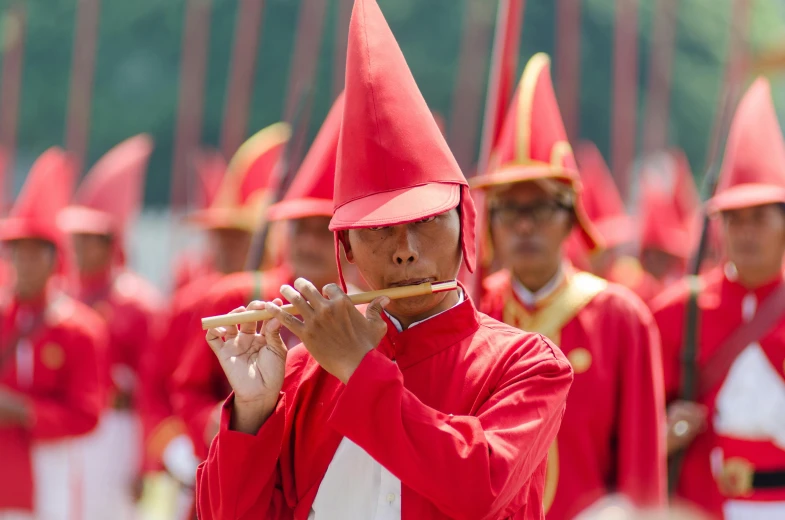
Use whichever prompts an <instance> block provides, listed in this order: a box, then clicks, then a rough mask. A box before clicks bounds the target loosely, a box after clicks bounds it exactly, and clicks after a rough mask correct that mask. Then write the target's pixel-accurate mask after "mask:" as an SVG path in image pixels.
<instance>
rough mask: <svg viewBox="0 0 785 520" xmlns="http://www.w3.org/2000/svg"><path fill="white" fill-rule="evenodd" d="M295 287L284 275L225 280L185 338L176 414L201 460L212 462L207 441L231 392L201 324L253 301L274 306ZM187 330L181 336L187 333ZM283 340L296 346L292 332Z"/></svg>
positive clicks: (208, 298) (261, 274) (272, 272)
mask: <svg viewBox="0 0 785 520" xmlns="http://www.w3.org/2000/svg"><path fill="white" fill-rule="evenodd" d="M293 281H294V280H293V278H292V276H291V275H290V274H289V273H288V271H287V270H284V269H273V270H270V271H265V272H258V271H252V272H248V271H244V272H239V273H234V274H230V275H228V276H225V277H223V278H222V279H221V280H220V281H219V282H217V283H216V284H215V285H214V287H212V288H211V290H210V291H208V292H207V293H206V294H205V295H204V296H203V297H202V299H201V302H200V304H199V306H198V311H197V313H196V314H198V316H195V319H194V320H193V322H192V323H191V324H189V326H188V332H187V333H186V334H185V336H186V338H187V340H186V341H185V342H184V344H185V347H184V349H183V351H182V354H181V356H180V359H179V362H178V363H177V369H176V370H175V371H174V376H173V378H172V383H171V384H172V388H173V402H174V407H175V410H176V412H177V414H178V416H179V417H180V418H181V419H182V420H183V421H184V422H185V424H186V426H187V430H188V434H189V435H190V436H191V440H192V441H193V443H194V448H195V450H196V455H197V456H198V457H200V458H201V459H204V458H205V457H207V449H208V447H209V441H210V440H211V439H209V438H207V430H208V429H209V428H210V427H211V426H212V424H213V415H214V414H216V413H217V410H218V408H219V406H220V404H221V403H222V402H223V401H224V400H225V399H226V397H227V396H228V395H229V393H230V392H231V388H230V387H229V383H228V381H226V376H225V375H224V372H223V369H222V368H221V365H220V363H219V362H218V359H217V358H216V357H215V355H214V354H213V352H212V350H210V347H209V346H208V345H207V343H206V342H205V339H204V335H205V333H204V331H203V330H202V328H201V324H200V323H199V320H201V318H203V317H206V316H214V315H217V314H226V313H227V312H230V311H231V310H233V309H236V308H237V307H240V306H244V305H248V303H249V302H251V301H253V300H264V301H271V300H273V299H274V298H280V297H281V296H280V288H281V285H283V284H290V285H291V284H292V283H293ZM182 330H183V329H179V331H175V333H178V332H179V333H182ZM283 334H284V340H285V341H287V344H289V345H290V346H291V345H294V344H295V342H293V341H292V338H293V336H292V335H291V334H290V333H288V331H285V332H284V333H283ZM179 341H182V340H179Z"/></svg>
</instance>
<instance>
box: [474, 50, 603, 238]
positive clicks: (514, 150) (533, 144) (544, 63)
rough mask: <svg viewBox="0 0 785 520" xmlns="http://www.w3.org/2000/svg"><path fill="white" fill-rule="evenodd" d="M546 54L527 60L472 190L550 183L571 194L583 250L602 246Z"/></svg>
mask: <svg viewBox="0 0 785 520" xmlns="http://www.w3.org/2000/svg"><path fill="white" fill-rule="evenodd" d="M550 64H551V60H550V58H549V57H548V55H547V54H544V53H538V54H535V55H534V56H532V58H531V59H530V60H529V63H527V64H526V67H525V68H524V70H523V75H522V76H521V80H520V82H519V84H518V88H517V90H516V91H515V96H514V97H513V100H512V103H511V104H510V108H509V111H508V112H507V117H506V119H505V121H504V125H503V127H502V131H501V135H500V136H499V141H498V143H496V146H495V148H494V151H493V154H492V161H491V167H490V172H489V173H487V174H484V175H479V176H477V177H475V178H473V179H472V186H473V187H476V188H480V189H490V188H493V187H495V186H503V185H505V184H512V183H516V182H526V181H534V180H542V179H554V180H557V181H559V182H563V183H565V184H568V185H569V186H571V187H572V188H573V189H574V190H575V192H576V194H577V197H576V200H575V215H576V217H577V219H578V227H579V229H580V231H581V236H582V238H583V240H584V241H585V244H586V247H587V248H588V249H589V250H590V251H593V250H595V249H597V248H598V247H601V246H602V245H603V244H602V239H601V237H600V236H599V235H598V233H597V230H596V229H595V228H594V226H593V224H592V223H591V221H590V219H589V217H588V215H587V214H586V210H585V209H584V207H583V200H582V196H581V190H582V188H581V182H580V179H579V177H578V170H577V166H576V164H575V157H574V156H573V153H572V148H571V147H570V144H569V141H568V140H567V132H566V130H565V129H564V123H563V121H562V117H561V113H560V112H559V105H558V104H557V102H556V94H555V93H554V90H553V82H552V81H551V71H550Z"/></svg>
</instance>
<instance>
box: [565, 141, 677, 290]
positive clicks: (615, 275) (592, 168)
mask: <svg viewBox="0 0 785 520" xmlns="http://www.w3.org/2000/svg"><path fill="white" fill-rule="evenodd" d="M575 159H576V160H577V162H578V168H579V169H580V180H581V185H582V187H583V191H582V192H581V200H582V202H583V205H584V208H585V210H586V215H587V216H588V217H589V220H590V221H591V222H592V224H594V226H595V229H596V230H597V233H598V235H599V236H600V237H601V238H602V242H603V247H602V248H599V249H598V250H596V251H588V250H587V249H586V247H585V245H584V247H582V248H580V249H578V251H577V252H578V253H579V254H582V255H585V256H586V257H587V258H588V263H589V264H590V266H591V272H592V273H593V274H596V275H597V276H599V277H601V278H605V279H606V280H608V281H610V282H614V283H618V284H620V285H623V286H625V287H627V288H629V289H631V290H632V291H633V292H634V293H635V294H637V295H638V296H639V297H640V298H641V299H642V300H643V301H644V302H647V301H649V300H650V299H651V298H653V297H654V296H656V295H657V294H658V293H659V292H660V290H661V286H660V283H659V282H658V281H657V280H656V279H655V278H654V277H653V276H652V275H650V274H649V273H647V272H646V271H645V270H644V268H643V266H642V265H641V262H640V261H639V260H638V242H639V240H640V237H639V236H638V231H639V229H638V224H637V221H636V219H635V218H634V217H633V216H632V215H629V214H628V212H627V210H626V208H625V207H624V201H623V200H622V198H621V194H620V193H619V190H618V188H617V187H616V182H615V181H614V180H613V177H612V176H611V172H610V170H609V169H608V166H607V164H606V163H605V159H603V157H602V154H601V153H600V151H599V150H598V149H597V147H596V146H595V145H594V143H590V142H584V143H581V144H580V145H579V146H578V148H577V149H576V151H575ZM570 245H571V243H570V242H568V243H567V244H566V246H565V252H566V255H567V258H568V259H569V260H570V262H571V263H573V265H575V266H576V267H578V268H579V269H580V268H581V265H582V263H581V261H580V259H579V261H578V263H577V264H576V263H575V260H576V259H575V252H576V248H574V247H572V248H571V247H570Z"/></svg>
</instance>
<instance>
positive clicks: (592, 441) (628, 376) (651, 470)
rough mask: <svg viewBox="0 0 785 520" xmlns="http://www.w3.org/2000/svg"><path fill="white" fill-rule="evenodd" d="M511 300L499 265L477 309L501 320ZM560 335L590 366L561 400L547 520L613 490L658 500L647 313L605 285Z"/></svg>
mask: <svg viewBox="0 0 785 520" xmlns="http://www.w3.org/2000/svg"><path fill="white" fill-rule="evenodd" d="M510 298H514V295H513V291H512V287H511V279H510V274H509V271H506V270H504V271H500V272H498V273H496V274H494V275H492V276H490V277H489V278H488V279H486V284H485V298H484V299H483V303H482V306H481V309H482V310H483V311H485V312H487V313H488V314H489V315H490V316H491V317H494V318H497V319H502V318H503V311H504V306H505V304H506V303H507V301H508V300H509V299H510ZM543 305H547V302H544V303H543ZM608 331H612V333H609V332H608ZM560 335H561V338H560V347H561V349H562V351H563V352H564V353H565V355H566V356H567V358H568V359H572V357H571V356H572V353H573V352H574V351H575V350H577V349H585V350H587V351H588V352H589V353H590V355H591V358H590V359H591V364H590V365H589V366H588V368H587V369H586V370H585V371H583V372H581V371H579V370H576V374H575V381H574V382H573V386H572V389H571V390H570V394H569V396H568V398H567V412H566V413H565V415H564V421H563V422H562V427H561V430H560V431H559V436H558V439H557V442H558V452H559V472H558V483H557V487H556V495H555V498H554V502H553V505H552V507H551V509H550V511H548V520H561V519H565V520H566V519H571V518H574V517H575V515H577V514H578V513H580V512H581V511H582V510H584V509H586V508H587V507H588V506H590V505H591V504H592V503H593V502H595V501H596V500H598V499H600V498H602V497H604V496H606V495H607V494H609V493H614V492H618V493H623V494H624V495H626V496H627V497H628V498H630V499H631V500H632V501H633V502H634V503H635V504H637V505H639V506H663V505H664V504H665V498H666V497H665V495H666V469H665V442H664V438H663V437H662V434H661V432H663V431H664V428H665V417H664V413H663V411H664V405H663V389H662V370H661V366H660V363H661V358H660V355H661V354H660V341H659V334H658V333H657V327H656V325H655V323H654V320H653V319H652V316H651V313H650V312H649V310H648V309H647V308H646V306H645V305H644V304H643V303H642V302H641V301H640V299H638V298H636V297H635V296H634V295H633V294H632V293H630V292H629V291H628V290H626V289H624V288H622V287H621V286H618V285H614V284H609V285H608V287H607V288H606V289H604V290H603V291H602V292H600V293H599V294H598V295H597V296H595V297H594V298H593V299H592V300H591V301H590V302H589V303H588V304H587V305H586V306H585V307H584V308H583V309H582V310H581V311H580V312H579V313H578V314H577V315H576V316H575V317H574V318H573V319H572V320H570V321H569V322H567V324H566V325H565V326H564V327H563V328H562V329H561V333H560Z"/></svg>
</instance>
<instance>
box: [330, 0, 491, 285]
mask: <svg viewBox="0 0 785 520" xmlns="http://www.w3.org/2000/svg"><path fill="white" fill-rule="evenodd" d="M345 103H346V104H345V106H344V111H343V122H342V126H341V136H340V139H339V143H338V158H337V166H336V177H335V194H334V202H335V204H334V207H335V211H334V215H333V218H332V221H331V223H330V229H331V230H333V231H339V230H345V229H353V228H364V227H377V226H394V225H399V224H406V223H409V222H415V221H417V220H421V219H424V218H428V217H431V216H433V215H438V214H440V213H444V212H446V211H448V210H451V209H453V208H456V207H458V206H459V205H460V209H461V218H462V222H461V240H462V247H463V253H464V260H465V262H466V265H467V267H469V269H470V270H473V269H474V262H475V243H474V240H475V239H474V222H475V217H476V213H475V208H474V203H473V202H472V199H471V196H470V195H469V192H468V184H467V182H466V179H465V177H464V176H463V173H461V169H460V167H459V166H458V163H457V162H456V160H455V158H454V157H453V155H452V152H451V151H450V149H449V147H448V146H447V142H446V141H445V140H444V136H443V135H442V133H441V131H440V130H439V126H438V125H437V123H436V121H435V120H434V118H433V114H432V113H431V111H430V110H429V108H428V105H427V104H426V103H425V99H423V97H422V94H421V93H420V90H419V89H418V88H417V84H416V83H415V81H414V78H413V77H412V74H411V71H410V70H409V66H408V65H407V64H406V60H405V58H404V56H403V53H402V52H401V49H400V48H399V46H398V43H397V42H396V40H395V37H394V36H393V34H392V31H391V30H390V28H389V26H388V25H387V21H386V20H385V19H384V16H383V15H382V12H381V10H380V9H379V6H378V4H377V3H376V1H375V0H356V1H355V3H354V9H353V11H352V18H351V22H350V24H349V44H348V52H347V59H346V101H345ZM336 247H337V244H336Z"/></svg>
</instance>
